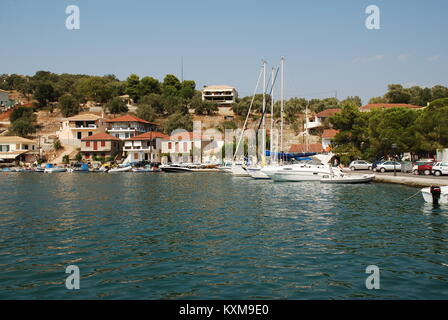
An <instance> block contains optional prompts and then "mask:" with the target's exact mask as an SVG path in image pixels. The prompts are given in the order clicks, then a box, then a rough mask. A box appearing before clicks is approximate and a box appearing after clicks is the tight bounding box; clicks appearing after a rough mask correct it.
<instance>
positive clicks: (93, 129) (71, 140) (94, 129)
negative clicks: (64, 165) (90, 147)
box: [57, 113, 104, 147]
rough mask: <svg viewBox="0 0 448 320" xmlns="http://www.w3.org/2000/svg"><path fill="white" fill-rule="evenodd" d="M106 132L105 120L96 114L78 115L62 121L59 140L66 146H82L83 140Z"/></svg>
mask: <svg viewBox="0 0 448 320" xmlns="http://www.w3.org/2000/svg"><path fill="white" fill-rule="evenodd" d="M100 132H104V122H103V118H102V117H100V116H98V115H95V114H90V113H89V114H78V115H76V116H73V117H69V118H65V119H63V120H62V121H61V128H60V129H59V131H58V132H57V136H58V138H59V140H60V141H61V142H62V143H63V144H66V145H71V146H76V147H80V146H81V140H82V139H83V138H86V137H90V136H93V135H95V134H97V133H100Z"/></svg>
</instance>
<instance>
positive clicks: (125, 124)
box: [106, 115, 159, 140]
mask: <svg viewBox="0 0 448 320" xmlns="http://www.w3.org/2000/svg"><path fill="white" fill-rule="evenodd" d="M106 123H107V128H106V131H107V132H108V133H109V134H110V135H112V136H114V137H117V138H119V139H121V140H125V139H129V138H133V137H135V136H138V135H140V134H143V133H146V132H150V131H155V130H156V129H157V127H158V126H159V125H158V124H157V123H154V122H149V121H146V120H143V119H140V118H137V117H136V116H132V115H125V116H122V117H118V118H115V119H111V120H107V121H106Z"/></svg>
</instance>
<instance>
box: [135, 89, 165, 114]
mask: <svg viewBox="0 0 448 320" xmlns="http://www.w3.org/2000/svg"><path fill="white" fill-rule="evenodd" d="M140 104H141V105H147V106H150V107H151V108H152V109H154V111H155V112H156V113H157V114H159V115H162V114H164V112H165V100H164V98H163V97H162V96H161V95H160V94H155V93H151V94H149V95H147V96H144V97H142V98H140V101H139V105H140Z"/></svg>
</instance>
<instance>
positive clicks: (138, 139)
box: [123, 131, 170, 162]
mask: <svg viewBox="0 0 448 320" xmlns="http://www.w3.org/2000/svg"><path fill="white" fill-rule="evenodd" d="M169 139H170V137H169V136H167V135H164V134H163V133H160V132H154V131H150V132H146V133H143V134H140V135H138V136H135V137H132V138H129V139H126V140H125V141H124V148H123V151H125V152H126V153H127V155H128V156H127V158H126V162H136V161H143V160H145V161H151V162H161V150H162V141H165V140H169Z"/></svg>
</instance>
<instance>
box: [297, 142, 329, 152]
mask: <svg viewBox="0 0 448 320" xmlns="http://www.w3.org/2000/svg"><path fill="white" fill-rule="evenodd" d="M323 151H324V150H323V148H322V145H321V144H318V143H316V144H308V145H307V144H292V145H291V147H290V148H289V152H290V153H309V152H312V153H322V152H323Z"/></svg>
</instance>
